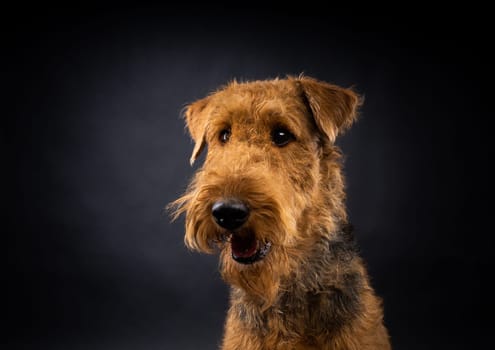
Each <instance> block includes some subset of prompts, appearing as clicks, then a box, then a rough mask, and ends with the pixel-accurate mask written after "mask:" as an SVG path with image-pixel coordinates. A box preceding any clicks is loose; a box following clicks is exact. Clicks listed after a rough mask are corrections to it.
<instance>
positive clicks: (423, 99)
mask: <svg viewBox="0 0 495 350" xmlns="http://www.w3.org/2000/svg"><path fill="white" fill-rule="evenodd" d="M45 10H46V9H45ZM316 12H318V11H316ZM183 13H184V12H180V13H174V12H173V11H172V10H168V11H167V10H163V9H162V10H151V9H149V10H142V9H141V10H133V11H130V10H126V11H122V10H121V11H115V10H112V11H101V12H89V11H85V10H81V9H80V10H77V11H75V10H74V11H66V12H65V13H63V14H57V12H56V11H46V13H44V15H43V16H40V15H39V14H38V13H37V12H36V11H34V10H32V11H27V10H22V9H21V10H17V11H16V12H15V13H12V14H10V13H8V12H6V13H4V16H5V17H10V16H12V17H11V18H10V19H11V21H8V22H4V24H3V27H4V30H3V35H4V39H5V40H4V41H3V42H4V46H3V47H4V50H5V54H4V55H3V56H4V57H3V58H4V59H6V61H5V63H4V64H3V68H2V70H3V75H4V77H5V79H4V80H3V81H4V84H3V85H4V86H3V90H4V92H3V96H4V97H6V99H5V102H4V103H5V106H6V108H4V112H3V114H4V115H3V119H4V122H3V131H2V134H3V136H2V137H3V140H2V141H3V143H4V147H3V152H2V153H3V154H4V162H5V161H6V163H7V166H6V167H5V168H4V171H3V177H4V181H3V185H4V193H6V197H4V201H3V204H2V211H3V213H4V217H5V220H6V221H5V228H6V229H5V231H4V232H3V236H4V237H6V238H7V239H6V240H5V247H4V250H6V251H7V264H6V266H5V268H4V269H5V273H4V276H6V277H7V278H6V279H4V284H3V289H4V290H6V291H7V297H5V298H4V303H5V308H4V309H5V310H6V312H5V314H4V322H6V323H7V325H8V328H7V330H8V331H7V337H6V340H3V341H2V342H5V345H6V346H7V348H8V349H96V350H100V349H105V350H106V349H180V350H182V349H204V350H210V349H217V348H218V345H219V344H220V340H221V336H222V328H223V322H224V318H225V313H226V309H227V305H228V289H227V286H225V285H224V283H223V282H222V281H221V279H220V277H219V274H218V272H217V257H216V256H207V255H200V254H197V253H192V252H189V251H187V250H186V248H185V247H184V244H183V220H182V219H181V220H179V221H178V222H175V223H171V222H170V220H169V217H168V216H167V214H166V213H164V212H163V208H164V207H165V206H166V205H167V203H169V202H171V201H172V200H174V199H175V198H177V197H178V196H179V195H180V194H181V193H182V192H183V191H184V190H185V188H186V186H187V183H188V181H189V179H190V178H191V176H192V174H193V171H194V170H195V169H196V168H197V167H198V166H200V165H195V167H194V168H191V167H189V163H188V160H189V157H190V152H191V151H192V143H191V141H190V139H189V136H188V135H187V133H186V131H185V129H184V123H183V120H182V119H181V111H182V109H183V107H184V106H185V105H186V104H187V103H190V102H192V101H194V100H196V99H198V98H201V97H203V96H204V95H206V94H207V93H209V92H210V91H212V90H214V89H216V88H218V87H219V86H220V85H223V84H225V83H227V82H229V81H230V80H232V79H234V78H236V79H238V80H253V79H266V78H274V77H284V76H285V75H287V74H292V75H297V74H300V73H305V74H306V75H308V76H312V77H315V78H318V79H321V80H324V81H328V82H333V83H335V84H338V85H341V86H354V88H355V89H356V90H357V91H359V92H361V93H362V94H364V95H365V104H364V106H363V108H362V110H361V117H360V120H359V122H358V123H357V124H355V125H354V127H353V128H352V129H351V130H350V131H349V132H348V133H347V134H346V135H345V136H343V137H341V138H340V139H339V140H338V143H339V145H340V146H341V147H342V149H343V152H344V154H345V155H346V158H345V159H346V160H345V173H346V176H347V184H348V186H347V189H348V201H347V205H348V209H349V215H350V219H351V221H352V223H353V224H354V226H355V230H356V231H355V233H356V237H357V241H358V243H359V246H360V249H361V252H362V255H363V256H364V258H365V261H366V263H367V266H368V269H369V273H370V275H371V279H372V285H373V286H374V287H375V289H376V291H377V293H378V294H379V295H380V296H381V297H383V299H384V307H385V324H386V326H387V327H388V329H389V332H390V335H391V339H392V344H393V348H394V349H398V350H401V349H438V348H448V349H465V348H466V346H468V345H469V348H474V347H475V345H481V344H483V342H484V341H485V340H486V339H488V338H489V336H490V334H489V329H490V328H489V326H488V324H489V323H488V322H486V321H485V320H486V319H487V318H488V309H489V306H491V302H490V301H489V297H491V296H489V295H488V294H489V293H488V292H486V289H484V288H483V285H482V283H484V282H483V281H484V280H485V279H486V276H488V275H489V273H488V271H490V267H491V263H490V261H489V260H490V254H489V251H490V249H489V245H488V244H487V243H486V242H485V241H484V239H483V235H482V233H478V232H483V231H484V230H479V229H478V226H477V225H479V221H480V218H479V217H478V216H476V215H474V213H475V212H478V209H477V208H476V206H477V205H479V201H478V200H477V196H478V195H479V194H478V193H477V192H476V191H475V190H474V185H475V184H476V181H475V179H476V176H475V175H474V173H475V171H476V169H479V165H478V162H477V159H476V158H475V157H476V153H477V149H478V148H477V147H478V142H479V139H478V137H477V134H478V132H479V131H481V129H482V127H480V126H479V125H480V119H482V118H484V117H485V116H486V114H485V112H486V109H485V107H486V105H487V104H486V97H487V95H488V94H487V93H486V89H485V85H486V83H487V82H486V76H485V75H484V72H485V68H486V67H487V66H488V62H489V60H488V58H487V56H486V55H485V53H484V52H482V51H481V49H480V47H479V46H478V45H477V44H476V43H477V42H479V41H474V40H472V38H473V35H474V34H476V35H477V37H478V39H479V38H481V41H482V42H483V36H482V32H483V31H482V29H483V27H482V26H483V23H484V22H483V21H481V20H480V21H477V17H476V16H477V15H476V14H474V13H471V12H466V13H463V16H465V17H464V19H466V18H467V17H469V18H471V19H472V20H473V22H474V23H475V24H474V27H470V30H469V31H467V30H466V28H465V27H463V26H462V24H460V23H459V22H458V20H457V17H448V18H446V19H445V18H444V20H445V21H446V22H443V23H439V22H438V21H437V20H436V18H435V17H428V16H424V17H423V16H413V17H412V19H411V18H408V17H405V16H404V17H401V16H397V17H393V18H391V17H388V16H385V15H383V16H381V17H367V16H364V14H363V15H362V16H361V17H356V18H354V20H353V21H349V18H342V17H341V16H340V15H339V14H338V13H337V14H331V15H330V14H329V15H325V14H324V13H323V12H322V14H321V15H315V14H308V13H304V12H302V13H301V12H298V11H293V12H290V11H289V12H288V13H269V14H265V15H259V12H257V11H252V12H239V13H237V14H229V15H228V16H222V15H220V14H216V15H210V14H208V15H205V14H202V13H201V11H198V13H195V14H193V15H191V14H188V15H185V14H183ZM460 14H461V13H460V12H459V13H457V15H460ZM466 16H467V17H466ZM12 19H13V20H12ZM4 339H5V338H4Z"/></svg>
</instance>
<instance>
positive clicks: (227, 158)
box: [171, 76, 391, 350]
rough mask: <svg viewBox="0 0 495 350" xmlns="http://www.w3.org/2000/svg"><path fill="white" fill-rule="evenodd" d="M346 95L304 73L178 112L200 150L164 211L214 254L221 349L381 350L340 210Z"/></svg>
mask: <svg viewBox="0 0 495 350" xmlns="http://www.w3.org/2000/svg"><path fill="white" fill-rule="evenodd" d="M361 102H362V99H361V98H360V97H359V96H358V94H357V93H356V92H354V91H353V90H352V89H347V88H342V87H339V86H336V85H333V84H330V83H326V82H323V81H319V80H317V79H314V78H311V77H307V76H297V77H292V76H289V77H287V78H285V79H278V78H277V79H271V80H262V81H247V82H236V81H233V82H231V83H229V84H227V85H226V86H223V87H221V88H220V89H218V90H217V91H215V92H213V93H211V94H210V95H208V96H207V97H205V98H203V99H200V100H198V101H195V102H193V103H191V104H190V105H188V106H187V107H186V109H185V113H184V115H185V121H186V125H187V128H188V130H189V132H190V135H191V137H192V139H193V141H194V143H195V145H194V149H193V151H192V156H191V159H190V161H191V164H192V163H194V161H195V160H196V159H197V158H198V156H199V154H200V153H201V152H202V150H204V149H207V154H206V159H205V161H204V164H203V166H202V167H201V168H200V169H199V170H198V171H197V173H196V174H195V176H194V178H193V180H192V182H191V183H190V185H189V187H188V189H187V191H186V193H185V194H184V195H183V196H182V197H180V198H179V199H177V200H176V201H175V202H173V203H172V204H171V206H172V207H173V208H174V214H173V216H174V218H177V217H178V216H180V215H181V214H183V213H184V214H185V215H186V219H185V238H184V240H185V244H186V246H187V247H189V248H191V249H193V250H196V251H200V252H205V253H215V252H219V255H220V272H221V275H222V278H223V279H224V280H225V281H226V282H227V283H228V284H230V286H231V291H230V307H229V311H228V314H227V319H226V323H225V332H224V337H223V341H222V346H221V348H222V349H223V350H278V349H280V350H282V349H293V350H303V349H327V350H344V349H345V350H389V349H391V345H390V341H389V336H388V332H387V330H386V328H385V326H384V322H383V308H382V301H381V299H380V298H379V297H377V296H376V295H375V292H374V290H373V288H372V287H371V285H370V282H369V277H368V275H367V271H366V268H365V265H364V263H363V261H362V259H361V258H360V256H359V254H358V252H357V249H356V245H355V241H354V238H353V234H352V232H351V229H350V224H349V221H348V217H347V213H346V208H345V204H344V201H345V183H344V177H343V173H342V155H341V151H340V150H339V148H338V147H337V146H336V145H335V140H336V138H337V137H338V136H339V135H340V134H342V133H343V132H344V131H346V130H347V129H348V128H349V127H350V126H351V125H352V124H353V123H354V122H355V120H356V118H357V115H358V109H359V107H360V105H361Z"/></svg>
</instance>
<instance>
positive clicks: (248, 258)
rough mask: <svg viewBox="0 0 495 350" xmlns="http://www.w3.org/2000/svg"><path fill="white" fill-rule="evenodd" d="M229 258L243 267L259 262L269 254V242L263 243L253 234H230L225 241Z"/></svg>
mask: <svg viewBox="0 0 495 350" xmlns="http://www.w3.org/2000/svg"><path fill="white" fill-rule="evenodd" d="M227 242H228V244H229V245H230V252H231V257H232V259H233V260H234V261H236V262H238V263H239V264H243V265H250V264H254V263H256V262H258V261H261V260H263V259H264V258H265V256H266V255H267V254H268V253H269V252H270V248H271V245H272V244H271V242H263V241H261V240H259V239H257V238H256V235H255V234H254V233H253V232H243V233H236V232H234V233H230V234H229V235H228V239H227Z"/></svg>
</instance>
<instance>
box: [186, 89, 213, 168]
mask: <svg viewBox="0 0 495 350" xmlns="http://www.w3.org/2000/svg"><path fill="white" fill-rule="evenodd" d="M208 101H209V98H208V97H206V98H203V99H201V100H198V101H196V102H193V103H191V104H190V105H189V106H187V107H186V110H185V112H184V117H185V119H186V125H187V128H188V129H189V134H190V135H191V138H192V139H193V141H194V149H193V152H192V155H191V159H190V160H189V162H190V163H191V165H193V164H194V162H195V161H196V159H197V158H198V156H199V154H200V153H201V151H202V150H203V149H204V147H205V145H206V124H207V120H208V118H207V113H205V108H206V106H207V105H208Z"/></svg>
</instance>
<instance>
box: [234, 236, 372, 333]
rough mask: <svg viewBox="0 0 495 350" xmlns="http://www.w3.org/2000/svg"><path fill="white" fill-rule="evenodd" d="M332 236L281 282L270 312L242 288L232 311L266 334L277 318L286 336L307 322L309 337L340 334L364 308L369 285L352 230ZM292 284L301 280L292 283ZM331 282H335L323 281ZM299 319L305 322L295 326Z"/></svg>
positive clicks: (237, 289) (236, 290) (237, 290)
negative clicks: (366, 287)
mask: <svg viewBox="0 0 495 350" xmlns="http://www.w3.org/2000/svg"><path fill="white" fill-rule="evenodd" d="M331 237H333V238H324V239H322V240H321V241H320V242H318V244H316V245H315V246H314V251H313V252H312V254H310V255H309V256H310V258H309V259H307V260H305V261H304V262H302V263H301V264H300V265H299V268H298V269H297V270H296V271H293V272H292V273H291V275H290V276H287V277H286V278H284V279H283V280H282V281H281V284H280V288H279V292H278V295H277V298H276V301H275V303H274V304H273V305H271V306H270V307H269V308H263V307H261V306H260V304H259V303H257V302H256V300H254V299H253V298H252V296H250V295H249V294H247V293H246V292H245V291H244V290H242V289H240V288H237V287H233V288H232V299H231V301H232V305H231V307H232V308H233V309H234V310H235V312H236V313H237V314H238V315H239V317H240V319H241V320H243V321H244V322H245V323H246V325H247V326H248V327H250V328H253V329H256V330H257V331H259V332H264V331H268V328H267V327H269V325H270V324H273V321H274V320H276V321H277V322H282V323H283V324H284V325H285V327H286V329H287V330H288V333H290V332H291V331H295V332H296V333H297V332H301V331H302V330H300V329H299V330H291V329H290V328H291V325H292V324H297V325H301V324H306V325H307V327H308V329H307V330H306V332H305V333H306V334H313V333H314V334H315V336H316V335H317V334H319V333H321V332H332V331H337V330H338V329H340V327H342V326H343V325H345V324H346V323H348V322H350V321H351V320H352V319H353V318H354V317H355V315H357V314H358V313H359V311H360V308H361V307H362V306H361V303H360V293H361V291H362V289H363V288H364V287H365V284H366V282H365V276H363V274H362V273H363V272H362V270H361V268H360V266H361V262H360V258H359V256H358V255H357V253H356V248H355V244H354V240H353V238H352V232H351V231H350V230H349V227H344V228H343V229H341V230H340V231H339V232H338V233H336V234H332V235H331ZM311 257H314V259H312V258H311ZM294 275H297V279H295V276H294ZM294 280H298V281H299V282H298V283H291V281H294ZM328 280H331V281H333V283H331V284H330V285H324V284H322V282H321V281H328ZM296 319H300V321H301V322H294V320H296ZM308 332H309V333H308Z"/></svg>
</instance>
